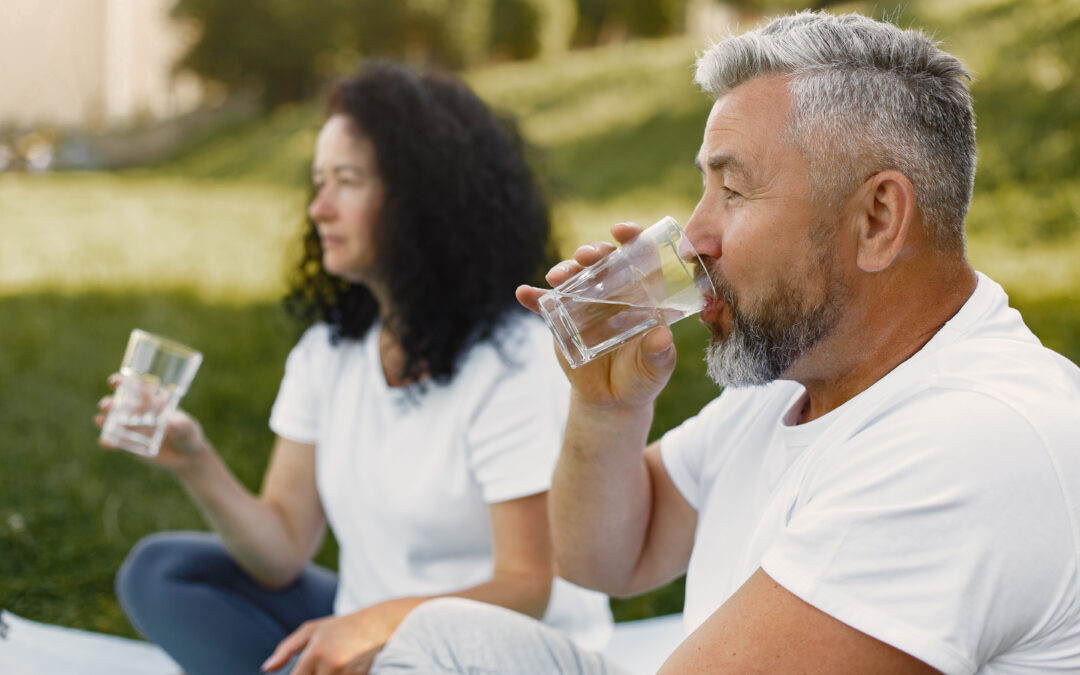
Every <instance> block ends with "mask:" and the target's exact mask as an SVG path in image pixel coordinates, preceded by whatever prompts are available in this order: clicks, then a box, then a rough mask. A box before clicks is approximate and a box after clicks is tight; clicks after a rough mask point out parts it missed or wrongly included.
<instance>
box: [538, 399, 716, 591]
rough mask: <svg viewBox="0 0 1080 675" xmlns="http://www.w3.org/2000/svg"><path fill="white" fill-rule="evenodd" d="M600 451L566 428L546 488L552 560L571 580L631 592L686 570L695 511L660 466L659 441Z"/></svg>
mask: <svg viewBox="0 0 1080 675" xmlns="http://www.w3.org/2000/svg"><path fill="white" fill-rule="evenodd" d="M593 419H594V420H595V419H596V418H593ZM572 424H573V422H571V425H572ZM632 424H633V421H632V420H630V421H628V423H627V424H626V425H625V426H626V427H629V426H631V425H632ZM594 430H595V431H599V427H594ZM613 436H615V434H612V436H611V437H608V438H607V439H606V440H607V441H609V442H610V441H613V440H614V438H613ZM638 447H640V446H638ZM601 450H602V448H599V447H597V446H596V445H591V444H589V443H588V442H587V441H585V440H584V439H583V438H582V437H581V436H578V435H577V434H573V433H572V432H571V431H570V425H568V433H567V442H566V443H565V444H564V447H563V452H562V454H561V455H560V457H559V463H558V465H557V466H556V469H555V476H554V477H553V479H552V489H551V507H550V508H551V522H552V542H553V545H554V548H555V559H556V561H557V563H558V569H559V573H560V574H561V575H562V576H564V577H565V578H567V579H569V580H570V581H573V582H574V583H577V584H579V585H581V586H585V587H588V588H594V589H596V590H599V591H603V592H605V593H608V594H609V595H615V596H627V595H636V594H638V593H642V592H644V591H646V590H649V589H651V588H655V587H657V586H660V585H661V584H663V583H666V582H667V581H670V580H671V579H672V578H674V577H675V576H677V575H679V574H681V573H683V572H685V571H686V567H687V564H688V562H689V560H690V551H691V549H692V548H693V540H694V528H695V527H696V525H697V512H696V511H695V510H694V509H693V507H691V506H690V504H688V503H687V502H686V500H685V499H683V496H682V495H681V494H680V493H679V491H678V489H677V488H676V487H675V484H674V483H673V482H672V481H671V478H670V477H669V476H668V474H667V471H666V470H665V469H664V465H663V462H662V460H661V459H660V444H659V443H653V444H652V445H650V446H649V447H648V448H646V449H645V451H644V453H642V451H641V450H640V449H633V447H632V446H631V449H630V450H623V449H622V448H618V449H616V450H613V451H608V452H602V451H601Z"/></svg>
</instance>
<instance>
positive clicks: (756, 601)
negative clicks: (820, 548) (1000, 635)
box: [660, 569, 938, 675]
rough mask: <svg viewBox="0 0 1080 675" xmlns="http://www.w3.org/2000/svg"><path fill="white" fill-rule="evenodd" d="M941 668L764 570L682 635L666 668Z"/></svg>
mask: <svg viewBox="0 0 1080 675" xmlns="http://www.w3.org/2000/svg"><path fill="white" fill-rule="evenodd" d="M794 672H799V673H808V674H813V673H822V674H825V673H829V674H837V673H839V674H842V673H898V674H902V673H936V672H938V671H936V670H935V669H933V668H931V667H930V666H928V665H927V664H925V663H923V662H922V661H919V660H918V659H916V658H915V657H913V656H911V655H909V654H907V653H905V652H902V651H900V650H899V649H896V648H895V647H892V646H890V645H887V644H885V643H884V642H881V641H879V640H876V639H874V638H872V637H870V636H869V635H867V634H866V633H862V632H860V631H858V630H856V629H854V628H852V627H851V626H848V625H847V624H845V623H842V622H840V621H837V620H836V619H834V618H832V617H831V616H829V615H828V614H826V613H824V612H822V611H821V610H819V609H817V608H816V607H814V606H813V605H810V604H807V603H806V602H804V601H803V600H802V599H800V598H799V597H798V596H796V595H794V594H793V593H790V592H789V591H788V590H787V589H785V588H784V587H783V586H781V585H780V584H778V583H776V582H775V581H773V579H772V578H771V577H770V576H769V575H768V574H766V573H765V572H764V571H763V570H761V569H758V570H757V571H756V572H755V573H754V574H753V575H752V576H751V577H750V579H749V580H747V582H746V583H745V584H743V585H742V586H741V587H740V588H739V590H738V591H736V592H735V594H734V595H732V596H731V597H730V598H729V599H728V601H727V602H725V603H724V604H723V605H721V607H720V608H719V609H718V610H716V611H715V612H713V614H712V616H710V617H709V618H708V619H707V620H706V621H705V623H703V624H701V626H700V627H699V628H698V629H697V630H696V631H694V632H693V633H692V634H691V635H690V637H688V638H687V639H686V640H684V641H683V643H682V644H681V645H679V648H678V649H676V650H675V653H673V654H672V655H671V657H670V658H669V659H668V660H667V662H666V663H664V666H663V668H661V669H660V674H661V675H664V674H665V673H667V674H671V673H679V675H684V674H685V675H693V674H694V673H794Z"/></svg>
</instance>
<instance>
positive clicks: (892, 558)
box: [661, 274, 1080, 674]
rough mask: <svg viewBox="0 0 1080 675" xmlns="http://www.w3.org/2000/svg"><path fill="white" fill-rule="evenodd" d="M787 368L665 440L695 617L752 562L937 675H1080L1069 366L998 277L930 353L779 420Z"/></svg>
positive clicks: (1074, 425)
mask: <svg viewBox="0 0 1080 675" xmlns="http://www.w3.org/2000/svg"><path fill="white" fill-rule="evenodd" d="M804 396H805V392H804V390H803V388H802V386H801V385H798V384H796V383H793V382H785V381H781V382H774V383H772V384H770V385H766V386H763V387H753V388H746V389H728V390H726V391H725V392H724V393H723V394H722V395H721V396H720V397H718V398H717V399H716V400H714V401H713V402H711V403H710V404H708V405H707V406H706V407H705V408H704V409H703V410H702V412H701V413H700V414H699V415H698V416H697V417H695V418H693V419H691V420H688V421H687V422H685V423H684V424H683V425H681V426H680V427H678V428H677V429H674V430H672V431H671V432H670V433H668V434H667V435H665V436H664V438H663V439H662V442H661V448H662V450H661V452H662V456H663V460H664V465H665V467H666V468H667V471H668V473H669V474H670V475H671V478H672V480H673V481H674V482H675V484H676V486H677V487H678V489H679V490H680V492H681V493H682V495H683V496H684V497H685V498H686V499H687V500H688V501H689V502H690V504H692V505H693V506H694V507H695V508H696V509H697V511H698V525H697V532H696V538H695V545H694V550H693V554H692V556H691V560H690V565H689V570H688V573H687V582H686V608H685V619H686V628H687V630H688V631H689V630H693V629H694V628H695V627H697V626H698V625H700V624H701V623H702V622H703V621H704V620H705V619H706V618H707V617H708V616H709V615H710V614H711V613H712V612H713V611H715V609H716V608H717V607H719V606H720V605H721V604H723V602H724V601H725V600H727V598H728V597H729V596H730V595H731V594H732V593H733V592H734V591H735V590H736V589H737V588H738V587H739V586H740V585H741V584H742V583H743V582H744V581H745V580H746V579H747V578H748V577H749V576H750V575H751V574H752V573H753V572H754V571H755V570H756V569H757V568H758V567H761V568H762V569H764V570H765V572H766V573H767V574H769V576H771V577H772V578H773V579H775V580H776V581H777V582H778V583H779V584H780V585H782V586H783V587H784V588H786V589H787V590H788V591H790V592H792V593H794V594H795V595H797V596H799V597H800V598H802V599H803V600H805V601H806V602H808V603H810V604H811V605H814V606H815V607H817V608H819V609H821V610H822V611H824V612H826V613H828V614H829V615H831V616H833V617H834V618H836V619H838V620H840V621H843V622H844V623H846V624H848V625H850V626H853V627H854V628H856V629H858V630H860V631H862V632H863V633H866V634H868V635H871V636H873V637H875V638H877V639H879V640H881V641H883V642H886V643H888V644H891V645H893V646H895V647H897V648H898V649H900V650H902V651H904V652H907V653H909V654H911V655H913V656H915V657H917V658H919V659H920V660H922V661H924V662H926V663H928V664H930V665H932V666H933V667H935V668H937V669H939V670H942V671H944V672H946V673H975V672H978V673H986V674H990V673H993V674H999V673H1030V672H1033V671H1042V670H1054V671H1055V672H1080V529H1078V527H1080V526H1078V523H1080V369H1078V368H1077V367H1076V366H1075V365H1074V364H1072V363H1071V362H1069V361H1068V360H1066V359H1065V358H1063V357H1061V356H1060V355H1058V354H1055V353H1054V352H1052V351H1050V350H1047V349H1045V348H1043V347H1042V346H1041V345H1040V344H1039V342H1038V340H1037V339H1036V338H1035V336H1034V335H1032V334H1031V332H1030V331H1029V330H1028V329H1027V327H1026V326H1025V325H1024V324H1023V321H1022V320H1021V318H1020V315H1019V314H1018V313H1017V312H1016V311H1015V310H1013V309H1011V308H1009V307H1008V298H1007V297H1006V296H1005V293H1004V291H1003V290H1002V289H1001V287H1000V286H998V285H997V284H996V283H994V282H993V281H991V280H990V279H988V278H987V277H985V276H983V275H981V274H980V275H979V281H978V287H977V289H976V291H975V293H974V294H973V295H972V297H971V298H970V299H969V300H968V302H967V303H966V304H965V305H964V306H963V308H961V310H960V311H959V312H958V313H957V314H956V316H954V317H953V318H952V319H951V320H950V321H949V322H948V323H947V324H946V325H945V326H944V327H943V328H942V330H941V331H939V332H938V333H937V335H935V336H934V338H933V339H932V340H931V341H930V342H929V343H927V345H926V346H925V347H923V349H922V350H920V351H919V352H918V353H917V354H915V355H914V356H912V357H911V358H910V359H908V360H907V361H906V362H904V363H903V364H901V365H900V366H898V367H897V368H896V369H894V370H893V371H892V372H890V373H889V374H888V375H886V376H885V377H884V378H882V379H881V380H879V381H878V382H876V383H875V384H874V385H873V386H872V387H870V388H869V389H867V390H866V391H864V392H862V393H861V394H859V395H858V396H856V397H855V398H853V399H851V400H850V401H848V402H847V403H845V404H844V405H843V406H841V407H840V408H838V409H836V410H834V411H832V412H830V413H828V414H827V415H825V416H823V417H821V418H819V419H816V420H814V421H811V422H809V423H807V424H803V425H800V426H791V424H792V422H793V420H794V418H795V416H796V411H798V410H799V409H801V407H802V402H803V400H804Z"/></svg>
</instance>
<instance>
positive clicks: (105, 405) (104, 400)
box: [97, 396, 113, 413]
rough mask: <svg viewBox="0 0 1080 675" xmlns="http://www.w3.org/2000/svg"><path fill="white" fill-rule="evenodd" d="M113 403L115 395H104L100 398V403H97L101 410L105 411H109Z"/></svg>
mask: <svg viewBox="0 0 1080 675" xmlns="http://www.w3.org/2000/svg"><path fill="white" fill-rule="evenodd" d="M112 403H113V397H112V396H102V397H101V398H100V399H99V400H98V403H97V407H98V410H100V411H101V412H103V413H108V412H109V409H110V408H112Z"/></svg>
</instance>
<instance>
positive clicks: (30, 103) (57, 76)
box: [0, 0, 204, 131]
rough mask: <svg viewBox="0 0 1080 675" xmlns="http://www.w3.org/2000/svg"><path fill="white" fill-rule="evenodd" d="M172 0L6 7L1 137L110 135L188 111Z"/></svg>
mask: <svg viewBox="0 0 1080 675" xmlns="http://www.w3.org/2000/svg"><path fill="white" fill-rule="evenodd" d="M174 3H175V0H0V129H3V128H5V127H6V128H9V129H10V128H23V129H26V128H42V127H57V128H65V129H81V130H87V131H104V130H107V129H113V128H120V127H126V126H130V125H132V124H134V123H137V122H148V121H151V120H159V119H167V118H171V117H175V116H178V115H181V114H183V113H185V112H188V111H191V110H193V109H194V108H196V107H198V105H199V104H200V103H201V102H202V99H203V97H204V91H203V88H202V87H201V85H200V83H199V81H198V80H197V79H196V78H195V77H194V76H192V75H188V74H174V73H173V66H174V64H175V62H176V61H177V59H178V58H179V57H180V56H181V55H182V54H183V51H184V48H185V46H186V45H187V44H188V43H189V41H190V40H191V38H192V35H193V33H192V31H191V30H190V29H189V28H188V27H185V26H183V25H181V24H178V23H177V22H176V21H174V20H172V19H171V18H170V17H169V11H170V9H171V8H172V6H173V4H174Z"/></svg>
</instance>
